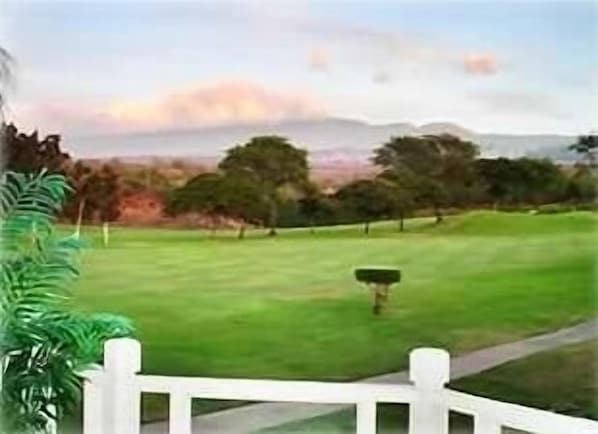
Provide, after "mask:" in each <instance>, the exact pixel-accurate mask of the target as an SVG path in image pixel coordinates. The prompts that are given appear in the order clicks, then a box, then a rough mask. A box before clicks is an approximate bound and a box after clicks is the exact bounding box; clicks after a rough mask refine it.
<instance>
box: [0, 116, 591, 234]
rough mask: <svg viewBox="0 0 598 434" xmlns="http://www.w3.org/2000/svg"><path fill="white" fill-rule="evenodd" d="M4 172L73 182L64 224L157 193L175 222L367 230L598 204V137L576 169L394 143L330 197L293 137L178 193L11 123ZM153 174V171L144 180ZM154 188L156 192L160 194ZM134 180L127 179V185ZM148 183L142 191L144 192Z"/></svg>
mask: <svg viewBox="0 0 598 434" xmlns="http://www.w3.org/2000/svg"><path fill="white" fill-rule="evenodd" d="M2 135H3V140H2V155H3V156H4V164H5V169H9V170H14V171H19V172H35V171H39V170H40V169H41V168H46V169H47V170H49V171H54V172H61V173H63V174H65V175H66V176H67V178H68V179H69V182H70V185H71V187H72V190H73V191H72V193H71V197H70V200H69V202H68V203H67V205H66V207H65V209H64V213H63V217H64V218H66V219H69V220H70V221H71V222H73V223H79V225H80V224H81V223H82V222H94V221H95V222H102V223H108V222H111V221H116V220H118V218H119V212H120V211H119V201H120V198H121V196H122V195H123V194H126V191H127V189H128V188H129V189H130V188H133V189H152V188H160V189H161V192H162V193H163V197H164V202H165V210H166V213H167V214H168V215H169V216H172V217H176V216H179V215H181V214H186V213H190V212H196V213H201V214H206V215H215V216H225V217H229V218H232V219H234V220H235V221H238V222H239V237H241V238H242V237H243V236H244V234H245V230H246V226H247V225H251V226H262V227H267V228H268V229H269V234H270V235H276V229H277V228H278V227H288V226H305V227H311V228H315V227H317V226H321V225H333V224H343V223H357V222H360V223H363V226H364V232H365V233H368V232H369V225H370V222H373V221H376V220H381V219H396V220H397V222H398V229H399V230H403V228H404V223H403V222H404V219H405V218H406V217H408V216H410V215H412V214H413V213H414V212H416V211H417V210H422V209H428V210H430V212H431V213H432V214H433V215H434V216H435V217H436V221H437V222H438V223H440V222H441V221H442V220H443V215H444V212H445V211H446V210H447V209H454V208H457V209H464V208H473V207H492V208H495V209H521V208H523V207H539V206H541V205H543V204H554V203H567V204H569V205H573V206H580V205H584V204H585V205H587V204H591V203H592V202H593V201H594V200H595V197H596V177H595V169H596V151H597V148H598V147H597V136H596V135H590V136H581V137H579V139H578V140H577V142H576V143H573V144H571V146H570V149H572V150H575V151H576V152H578V153H579V155H580V156H581V159H580V162H579V163H578V164H576V165H575V166H559V165H557V164H556V163H554V162H553V161H551V160H549V159H536V158H504V157H501V158H480V156H479V147H478V146H477V145H476V144H475V143H473V142H470V141H467V140H462V139H460V138H458V137H455V136H451V135H448V134H444V135H425V136H401V137H391V138H390V139H389V140H388V141H387V142H386V143H383V144H382V145H381V146H379V147H377V148H376V149H374V151H373V153H372V156H371V162H372V163H373V164H374V165H375V166H376V167H377V168H378V171H377V175H376V176H374V177H370V178H367V179H358V180H355V181H353V182H350V183H348V184H346V185H343V186H341V187H340V188H339V189H338V190H337V191H335V192H334V193H332V194H326V193H324V192H323V191H321V189H320V188H319V187H318V185H317V184H316V183H315V182H314V181H313V180H311V179H310V176H309V175H310V172H309V164H308V153H307V151H305V150H303V149H300V148H299V147H297V146H295V145H294V144H292V143H291V142H290V141H289V139H287V138H285V137H280V136H276V135H268V136H258V137H253V138H251V139H250V140H249V141H248V142H246V143H244V144H240V145H237V146H234V147H232V148H230V149H229V150H228V151H227V152H226V153H225V155H224V157H223V158H222V159H221V161H220V162H219V163H218V166H217V167H216V169H215V170H214V171H212V172H202V173H199V174H197V175H196V176H192V177H190V179H188V180H187V181H186V182H185V183H184V184H183V185H180V186H177V187H172V186H169V185H167V182H165V180H164V179H163V178H161V177H159V176H151V177H150V176H148V177H146V181H147V182H146V183H145V184H143V183H141V184H140V182H139V180H138V179H134V180H133V181H131V182H127V181H126V180H125V176H124V175H123V169H122V167H119V166H118V165H116V164H107V163H105V164H101V165H90V164H87V163H84V162H82V161H80V160H78V161H73V160H72V159H71V157H70V156H69V155H68V154H67V153H65V152H63V151H62V150H61V149H60V136H59V135H49V136H46V137H44V138H40V137H39V136H38V134H37V132H33V133H31V134H25V133H22V132H19V131H18V130H17V128H16V127H15V126H14V125H12V124H8V125H7V124H4V125H3V126H2ZM148 173H149V172H148ZM156 179H157V180H158V181H159V184H160V187H157V186H154V185H153V183H154V182H153V181H154V180H156ZM129 181H130V180H129ZM142 184H143V185H142Z"/></svg>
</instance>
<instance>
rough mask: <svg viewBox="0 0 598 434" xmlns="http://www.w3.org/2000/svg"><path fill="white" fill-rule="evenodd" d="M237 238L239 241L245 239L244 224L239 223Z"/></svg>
mask: <svg viewBox="0 0 598 434" xmlns="http://www.w3.org/2000/svg"><path fill="white" fill-rule="evenodd" d="M237 238H238V239H239V240H242V239H244V238H245V223H241V226H239V235H238V237H237Z"/></svg>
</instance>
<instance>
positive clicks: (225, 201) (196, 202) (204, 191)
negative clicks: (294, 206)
mask: <svg viewBox="0 0 598 434" xmlns="http://www.w3.org/2000/svg"><path fill="white" fill-rule="evenodd" d="M168 211H169V212H170V213H171V214H181V213H186V212H201V213H204V214H209V215H213V216H227V217H231V218H233V219H236V220H238V221H239V235H238V237H239V239H242V238H244V236H245V229H246V225H247V223H252V224H260V223H261V222H263V220H264V217H265V216H266V214H267V203H266V201H265V199H264V197H263V195H262V192H261V190H260V187H259V185H258V184H257V183H256V182H255V180H254V178H253V177H251V176H247V175H246V174H242V173H237V172H234V173H228V174H220V173H202V174H200V175H198V176H196V177H195V178H192V179H191V180H189V181H188V182H187V183H186V184H185V185H184V186H182V187H181V188H178V189H176V190H174V191H173V193H172V194H171V196H170V200H169V203H168Z"/></svg>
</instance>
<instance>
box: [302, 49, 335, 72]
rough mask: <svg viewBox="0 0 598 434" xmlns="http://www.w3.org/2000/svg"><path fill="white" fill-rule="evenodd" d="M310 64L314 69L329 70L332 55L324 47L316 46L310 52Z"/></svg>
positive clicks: (308, 60)
mask: <svg viewBox="0 0 598 434" xmlns="http://www.w3.org/2000/svg"><path fill="white" fill-rule="evenodd" d="M307 62H308V65H309V67H310V68H311V69H313V70H314V71H327V70H328V68H329V67H330V56H329V55H328V52H327V51H326V50H324V49H322V48H316V49H314V50H312V51H311V52H310V53H309V58H308V59H307Z"/></svg>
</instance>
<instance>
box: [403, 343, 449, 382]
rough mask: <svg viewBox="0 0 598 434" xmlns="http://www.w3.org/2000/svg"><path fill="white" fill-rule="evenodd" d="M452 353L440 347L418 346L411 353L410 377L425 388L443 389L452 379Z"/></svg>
mask: <svg viewBox="0 0 598 434" xmlns="http://www.w3.org/2000/svg"><path fill="white" fill-rule="evenodd" d="M450 359H451V357H450V354H449V353H448V351H446V350H443V349H440V348H417V349H415V350H413V351H411V353H410V354H409V379H410V380H411V381H412V382H414V383H415V384H416V386H418V387H422V388H424V389H442V388H443V387H444V385H445V384H446V383H448V381H449V379H450Z"/></svg>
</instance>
